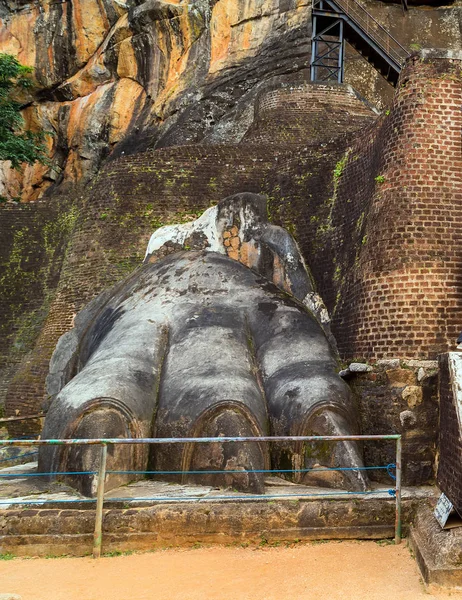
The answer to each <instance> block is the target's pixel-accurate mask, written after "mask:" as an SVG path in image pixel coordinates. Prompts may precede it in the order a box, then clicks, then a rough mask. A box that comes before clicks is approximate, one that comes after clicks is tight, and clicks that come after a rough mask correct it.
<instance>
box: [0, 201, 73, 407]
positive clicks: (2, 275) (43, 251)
mask: <svg viewBox="0 0 462 600" xmlns="http://www.w3.org/2000/svg"><path fill="white" fill-rule="evenodd" d="M67 212H68V207H67V205H66V202H62V203H55V202H37V203H34V204H21V205H12V204H8V205H5V206H2V207H0V234H1V244H0V289H1V294H0V315H1V319H0V411H1V410H2V409H3V405H4V403H5V398H6V396H7V390H8V388H9V386H10V385H12V381H13V380H14V378H15V376H16V373H17V369H18V365H19V364H20V363H21V361H22V360H24V359H25V356H27V355H28V352H29V351H30V350H31V348H33V346H34V344H35V343H36V340H37V338H38V337H39V336H40V332H41V329H42V327H43V325H44V322H45V320H46V316H47V312H48V308H49V304H50V302H51V300H52V298H53V295H54V292H55V290H56V287H57V285H58V281H59V277H60V272H61V266H62V263H63V259H64V255H65V247H66V243H67V241H68V236H69V233H70V228H69V227H66V224H68V219H66V218H65V215H66V214H67ZM20 397H21V396H20ZM25 400H26V399H25ZM32 404H33V403H32ZM30 410H32V413H34V412H35V405H34V407H32V405H31V404H30V403H28V402H27V401H26V402H25V404H24V406H23V407H22V408H21V413H22V414H30V412H29V411H30ZM12 414H13V415H14V414H15V413H14V412H13V413H12Z"/></svg>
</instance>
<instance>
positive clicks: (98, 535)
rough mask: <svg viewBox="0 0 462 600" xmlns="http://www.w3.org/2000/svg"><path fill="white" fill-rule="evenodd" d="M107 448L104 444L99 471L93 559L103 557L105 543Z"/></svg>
mask: <svg viewBox="0 0 462 600" xmlns="http://www.w3.org/2000/svg"><path fill="white" fill-rule="evenodd" d="M106 460H107V446H106V444H102V446H101V457H100V461H99V469H98V488H97V492H96V519H95V531H94V533H93V558H99V557H100V556H101V544H102V541H103V504H104V480H105V479H106Z"/></svg>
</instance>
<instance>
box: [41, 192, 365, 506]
mask: <svg viewBox="0 0 462 600" xmlns="http://www.w3.org/2000/svg"><path fill="white" fill-rule="evenodd" d="M266 215H267V209H266V199H265V198H264V197H262V196H257V195H254V194H239V195H237V196H233V197H230V198H227V199H225V200H223V201H222V202H220V203H219V204H218V206H216V207H213V208H211V209H209V210H208V211H206V212H205V213H204V214H203V215H202V217H200V218H199V219H198V220H197V221H195V222H193V223H188V224H186V225H178V226H169V227H163V228H161V229H159V230H157V231H156V233H155V234H154V235H153V236H152V238H151V240H150V242H149V246H148V250H147V254H146V259H145V261H144V264H143V266H142V267H141V268H139V269H137V270H136V271H135V272H134V273H133V274H132V275H130V276H129V277H128V278H127V279H125V280H124V281H122V282H120V283H118V284H117V285H116V286H114V287H113V288H112V289H111V290H109V291H106V292H105V293H103V294H102V295H100V296H99V297H97V298H96V299H95V300H93V301H92V302H91V303H90V304H89V305H88V306H87V307H86V308H85V309H84V310H83V311H81V312H80V313H79V315H78V316H77V318H76V320H75V326H74V328H73V329H72V330H71V331H69V332H68V333H66V334H65V335H64V336H62V338H61V339H60V341H59V343H58V345H57V348H56V350H55V353H54V355H53V358H52V360H51V364H50V373H49V376H48V379H47V385H48V391H49V394H50V395H51V397H52V398H53V400H52V402H51V405H50V408H49V410H48V413H47V416H46V420H45V426H44V429H43V434H42V437H43V438H45V439H47V438H48V439H51V438H55V439H56V438H101V437H103V438H109V437H112V438H117V437H130V438H136V437H160V438H172V437H176V438H180V437H220V436H236V437H244V436H269V435H291V436H300V435H324V434H326V435H335V434H338V435H341V434H343V435H347V434H355V433H357V431H358V429H357V418H356V412H355V405H354V403H353V401H352V399H351V396H350V392H349V389H348V386H347V385H346V384H345V382H344V381H343V380H342V379H341V378H340V377H339V376H338V374H337V359H336V354H335V352H334V349H333V348H332V345H331V343H330V342H329V337H330V334H329V331H328V323H327V313H326V311H325V309H324V307H323V304H322V301H321V300H320V299H319V297H318V296H317V295H316V293H315V291H314V289H313V287H312V284H311V278H310V275H309V273H308V271H307V269H306V267H305V264H304V262H303V259H302V258H301V255H300V252H299V250H298V248H297V245H296V243H295V241H294V240H293V238H292V237H291V236H290V234H289V233H288V232H286V231H285V230H284V229H281V228H280V227H276V226H274V225H271V224H269V222H268V220H267V216H266ZM98 459H99V449H98V448H97V447H95V446H80V447H75V446H74V447H69V446H68V447H64V446H48V447H41V448H40V453H39V469H40V470H41V471H47V472H55V471H67V472H68V471H92V470H95V467H96V466H97V463H98ZM362 464H363V463H362V457H361V452H360V448H359V447H358V445H357V443H356V442H341V443H340V442H336V443H323V444H319V443H300V442H295V443H294V442H284V443H274V442H273V443H271V444H270V443H263V442H261V443H255V442H244V443H241V442H232V443H207V444H205V443H203V444H202V443H201V444H165V445H164V444H162V445H158V444H156V445H151V446H147V445H110V446H109V450H108V470H110V471H145V470H152V471H169V472H171V471H182V472H183V474H179V475H175V474H172V475H167V474H164V478H165V477H166V478H168V477H170V478H171V479H174V480H177V481H190V482H195V483H202V484H210V485H215V486H221V487H228V486H232V487H233V488H237V489H239V490H242V491H250V492H254V493H262V492H263V491H264V480H265V477H266V475H265V473H260V472H254V471H264V470H267V469H271V468H272V469H280V470H294V472H293V473H285V474H284V476H285V477H286V478H289V479H292V480H293V481H296V482H299V483H306V484H322V485H328V486H333V487H344V488H347V489H350V490H364V489H366V487H367V480H366V477H365V475H364V472H363V471H361V470H360V467H361V466H362ZM339 466H341V467H349V468H350V469H351V470H347V471H334V472H332V471H326V470H325V468H326V467H328V468H329V467H339ZM319 467H321V469H319ZM311 468H312V469H313V470H310V472H306V471H305V470H306V469H311ZM189 471H205V472H204V473H201V474H199V475H197V474H190V473H188V472H189ZM207 471H214V472H215V471H225V472H224V473H207ZM317 471H318V472H317ZM134 478H136V476H135V475H133V474H131V475H130V474H120V473H119V474H117V473H112V474H109V475H108V478H107V483H106V485H107V489H110V488H111V487H115V486H117V485H120V484H122V483H126V482H127V481H129V480H133V479H134ZM70 483H71V485H74V486H75V487H77V488H78V489H80V490H81V491H82V492H83V493H84V494H87V495H94V494H95V491H96V476H93V475H79V476H71V478H70Z"/></svg>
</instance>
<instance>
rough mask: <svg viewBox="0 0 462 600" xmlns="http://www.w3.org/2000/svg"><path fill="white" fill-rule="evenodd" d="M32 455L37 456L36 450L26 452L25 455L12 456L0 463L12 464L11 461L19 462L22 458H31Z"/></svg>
mask: <svg viewBox="0 0 462 600" xmlns="http://www.w3.org/2000/svg"><path fill="white" fill-rule="evenodd" d="M33 454H38V450H37V451H36V452H26V454H20V455H19V456H13V457H11V458H5V459H3V460H0V463H6V462H12V461H13V460H20V459H21V458H23V457H24V456H32V455H33Z"/></svg>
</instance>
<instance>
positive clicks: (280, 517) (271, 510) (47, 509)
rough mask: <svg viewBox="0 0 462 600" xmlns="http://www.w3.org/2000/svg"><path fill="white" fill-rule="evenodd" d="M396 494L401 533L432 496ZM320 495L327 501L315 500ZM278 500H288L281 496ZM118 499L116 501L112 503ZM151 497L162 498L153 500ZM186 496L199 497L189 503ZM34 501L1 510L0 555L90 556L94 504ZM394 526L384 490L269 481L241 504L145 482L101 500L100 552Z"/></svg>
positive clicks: (197, 489) (374, 532) (387, 534)
mask: <svg viewBox="0 0 462 600" xmlns="http://www.w3.org/2000/svg"><path fill="white" fill-rule="evenodd" d="M403 492H404V493H403V524H404V530H405V531H406V527H407V524H408V523H410V522H411V521H412V519H413V518H414V515H415V512H416V510H417V507H418V505H419V504H420V503H421V502H422V501H425V499H426V498H427V499H428V497H429V496H432V495H433V490H432V489H431V488H409V489H405V490H403ZM310 493H312V494H313V495H312V496H311V497H309V496H308V495H309V494H310ZM322 493H326V494H330V495H329V496H328V497H319V494H322ZM284 494H286V495H289V496H290V497H289V498H281V497H280V496H281V495H282V496H283V495H284ZM62 496H63V495H62V494H61V496H60V497H62ZM121 496H123V499H120V500H119V499H118V498H121ZM153 496H156V497H162V500H161V501H153V500H152V497H153ZM192 496H194V497H195V498H197V497H198V496H202V497H201V498H200V499H194V500H193V499H191V497H192ZM276 496H279V497H276ZM35 497H36V498H37V496H35ZM38 497H39V498H40V499H39V500H36V501H39V502H41V501H42V500H46V501H47V504H46V505H42V504H38V505H29V506H26V505H22V504H21V505H15V506H13V505H10V506H8V505H3V506H4V509H3V510H0V553H2V554H5V553H11V554H13V555H15V556H47V555H55V556H59V555H62V554H67V555H72V556H83V555H86V554H89V553H90V552H91V550H92V543H93V528H94V523H95V509H94V504H85V503H83V502H81V501H79V499H78V498H75V500H76V502H75V503H72V504H71V503H70V504H68V505H66V504H61V503H58V502H56V501H53V500H57V499H58V495H57V494H56V493H54V494H48V495H47V494H44V495H41V496H38ZM29 499H30V498H29ZM21 500H22V499H21ZM24 502H25V503H26V502H27V500H26V499H24ZM394 520H395V502H394V499H393V498H392V497H391V496H390V495H389V494H387V493H386V492H385V493H380V494H374V495H370V496H363V495H359V494H358V495H356V494H353V495H345V494H343V495H342V492H339V493H335V492H334V490H332V489H330V490H323V489H320V488H306V487H303V486H295V485H289V486H288V485H283V484H277V485H275V484H274V482H272V484H271V485H268V486H267V492H266V494H265V495H263V496H261V497H259V498H250V499H248V498H245V495H243V494H237V493H235V492H232V491H228V492H223V490H215V489H212V488H206V487H201V486H192V485H191V486H183V485H169V484H166V483H162V482H146V481H144V482H137V483H135V484H131V485H129V486H126V487H124V488H119V489H118V490H112V491H111V492H109V493H108V494H107V495H106V496H105V508H104V519H103V553H108V552H116V551H121V552H123V551H128V550H136V551H148V550H153V549H156V548H166V547H172V546H193V545H195V544H242V543H249V544H272V543H277V542H295V541H301V540H311V539H382V538H392V537H393V536H394Z"/></svg>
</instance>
